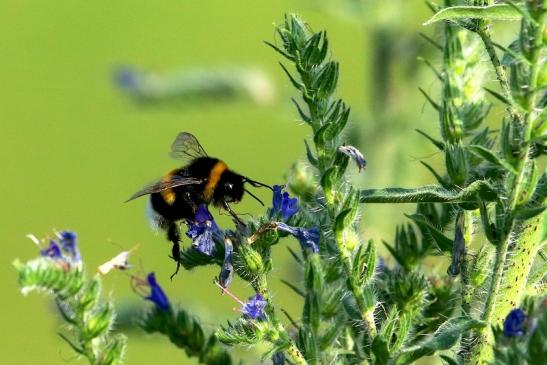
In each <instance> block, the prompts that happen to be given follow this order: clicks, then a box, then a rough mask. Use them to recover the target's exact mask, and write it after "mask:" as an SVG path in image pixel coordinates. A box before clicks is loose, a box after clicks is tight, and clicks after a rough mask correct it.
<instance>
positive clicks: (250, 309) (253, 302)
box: [241, 294, 268, 319]
mask: <svg viewBox="0 0 547 365" xmlns="http://www.w3.org/2000/svg"><path fill="white" fill-rule="evenodd" d="M267 304H268V303H267V302H266V300H264V297H263V296H262V295H261V294H256V295H253V296H252V297H250V298H249V300H248V301H247V302H246V303H244V304H243V307H242V308H241V313H243V315H244V316H245V317H247V318H250V319H264V308H266V305H267Z"/></svg>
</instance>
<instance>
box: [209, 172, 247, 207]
mask: <svg viewBox="0 0 547 365" xmlns="http://www.w3.org/2000/svg"><path fill="white" fill-rule="evenodd" d="M241 198H243V176H241V175H238V174H236V173H234V172H232V171H230V170H226V171H224V172H223V173H222V175H221V177H220V180H219V181H218V184H217V186H216V188H215V191H214V193H213V202H214V204H215V205H222V204H223V202H226V203H238V202H240V201H241Z"/></svg>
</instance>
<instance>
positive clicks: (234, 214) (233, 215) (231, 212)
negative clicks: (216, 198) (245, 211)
mask: <svg viewBox="0 0 547 365" xmlns="http://www.w3.org/2000/svg"><path fill="white" fill-rule="evenodd" d="M223 203H224V209H226V210H227V211H228V213H230V215H231V216H232V217H234V219H235V220H236V221H237V222H238V223H239V224H241V225H242V226H243V227H245V226H246V225H245V222H243V221H242V220H241V219H239V217H238V216H237V214H236V213H235V212H234V211H233V210H232V207H230V205H229V204H228V203H226V202H223Z"/></svg>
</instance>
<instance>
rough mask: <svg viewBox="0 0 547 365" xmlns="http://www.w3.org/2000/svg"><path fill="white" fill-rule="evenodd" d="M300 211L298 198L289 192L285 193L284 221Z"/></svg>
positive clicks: (282, 212) (283, 203) (282, 208)
mask: <svg viewBox="0 0 547 365" xmlns="http://www.w3.org/2000/svg"><path fill="white" fill-rule="evenodd" d="M296 212H298V199H297V198H291V197H289V193H287V192H285V193H283V200H282V202H281V216H282V217H283V222H286V221H288V220H289V219H290V218H291V217H292V216H293V215H295V214H296Z"/></svg>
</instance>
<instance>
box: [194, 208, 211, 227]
mask: <svg viewBox="0 0 547 365" xmlns="http://www.w3.org/2000/svg"><path fill="white" fill-rule="evenodd" d="M213 220H214V219H213V216H212V215H211V213H210V212H209V209H207V205H205V204H200V205H199V206H198V209H197V210H196V217H195V221H196V223H198V224H203V223H205V222H207V221H213Z"/></svg>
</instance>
